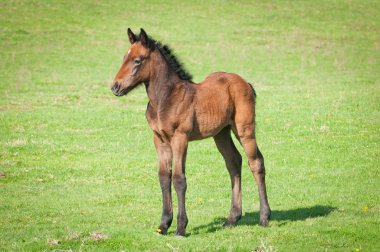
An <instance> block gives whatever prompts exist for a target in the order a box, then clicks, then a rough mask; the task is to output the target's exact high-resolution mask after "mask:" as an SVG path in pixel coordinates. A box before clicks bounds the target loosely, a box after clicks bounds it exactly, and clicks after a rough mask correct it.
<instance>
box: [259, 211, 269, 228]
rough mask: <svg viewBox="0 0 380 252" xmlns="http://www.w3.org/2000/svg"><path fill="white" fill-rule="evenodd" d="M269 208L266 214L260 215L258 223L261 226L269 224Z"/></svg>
mask: <svg viewBox="0 0 380 252" xmlns="http://www.w3.org/2000/svg"><path fill="white" fill-rule="evenodd" d="M270 215H271V210H268V212H267V213H266V214H263V215H261V217H260V222H259V225H260V226H263V227H267V226H269V220H270Z"/></svg>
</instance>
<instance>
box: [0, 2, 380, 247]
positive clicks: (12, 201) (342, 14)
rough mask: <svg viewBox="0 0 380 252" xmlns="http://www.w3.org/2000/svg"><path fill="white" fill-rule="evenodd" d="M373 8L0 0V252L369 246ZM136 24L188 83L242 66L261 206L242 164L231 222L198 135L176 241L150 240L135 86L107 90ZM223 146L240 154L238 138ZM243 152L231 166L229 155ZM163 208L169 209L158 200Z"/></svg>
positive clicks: (374, 214) (375, 167)
mask: <svg viewBox="0 0 380 252" xmlns="http://www.w3.org/2000/svg"><path fill="white" fill-rule="evenodd" d="M379 10H380V5H379V3H378V2H377V1H340V0H337V1H265V2H262V1H254V2H252V1H235V2H224V1H187V2H180V3H176V4H170V3H169V1H151V2H144V1H135V2H128V3H126V2H125V1H112V3H107V2H101V1H85V0H84V1H64V2H62V1H1V3H0V14H1V15H0V16H1V18H0V27H1V30H0V31H1V32H0V49H1V50H0V64H1V68H0V71H1V72H0V76H1V79H0V80H1V81H0V250H1V251H45V250H48V251H54V250H55V251H69V250H73V251H122V250H124V251H135V250H139V251H255V249H258V250H259V251H325V250H327V251H377V250H380V245H379V238H380V234H379V224H380V202H379V199H380V186H379V180H380V176H379V161H380V158H379V157H380V151H379V150H380V148H379V144H380V102H379V101H380V62H379V59H380V40H379V33H380V18H379V17H380V11H379ZM128 27H131V28H132V29H133V30H135V31H138V29H139V28H140V27H144V29H145V30H146V31H147V32H148V33H150V34H152V35H153V37H154V38H156V39H158V40H162V41H164V42H167V43H169V44H171V45H172V47H173V48H174V49H175V50H176V52H177V54H178V55H179V56H180V58H182V60H183V61H184V62H185V65H186V66H187V68H188V69H189V70H190V72H191V73H193V75H194V76H195V81H198V82H199V81H201V80H202V79H203V78H204V77H205V76H206V75H207V74H209V73H211V72H213V71H219V70H223V71H228V72H235V73H238V74H240V75H242V76H243V77H244V78H245V79H247V80H249V81H251V82H252V83H254V86H255V88H256V91H257V94H258V103H257V123H258V141H259V144H260V146H261V149H262V152H263V153H264V156H265V160H266V167H267V183H268V194H269V200H270V204H271V208H272V210H273V214H272V221H271V223H270V227H269V228H261V227H259V226H258V225H257V223H258V213H257V211H258V195H257V190H256V186H255V185H254V180H253V177H252V175H251V174H250V172H249V169H248V167H247V165H245V167H244V169H243V188H242V190H243V218H242V220H241V221H240V223H239V225H238V226H237V227H235V228H232V229H222V228H221V225H222V223H223V221H224V220H225V217H226V216H227V214H228V210H229V205H230V185H229V178H228V174H227V171H226V169H225V168H224V162H223V160H222V158H221V156H220V155H219V154H218V152H217V150H216V147H215V146H214V144H213V141H212V139H208V140H204V141H200V142H192V143H191V144H190V147H189V154H188V160H187V178H188V193H187V211H188V217H189V221H190V222H189V225H188V228H187V232H188V234H189V235H188V237H187V238H185V239H175V238H173V234H174V231H175V226H176V222H175V221H174V223H173V225H174V227H172V228H171V229H170V233H169V235H167V236H163V237H159V236H155V235H153V231H154V230H155V228H156V227H157V225H158V223H159V218H160V214H161V192H160V189H159V183H158V178H157V168H156V167H157V165H156V154H155V150H154V147H153V143H152V133H151V132H150V130H149V127H148V125H147V123H146V120H145V116H144V112H145V108H146V103H147V98H146V95H145V90H144V89H143V88H140V89H138V90H135V91H134V92H132V93H131V94H130V95H128V96H127V97H123V98H117V97H114V96H113V94H112V93H111V92H110V90H109V87H108V84H109V83H110V81H111V80H112V79H113V77H114V75H115V74H116V72H117V70H118V68H119V66H120V63H121V59H122V57H123V54H124V53H125V52H126V50H127V48H128V42H127V41H128V40H127V33H126V29H127V28H128ZM239 150H240V151H241V150H242V149H241V148H240V146H239ZM246 163H247V161H246V159H244V164H246ZM174 205H175V206H176V203H175V202H174Z"/></svg>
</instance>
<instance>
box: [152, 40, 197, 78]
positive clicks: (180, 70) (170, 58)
mask: <svg viewBox="0 0 380 252" xmlns="http://www.w3.org/2000/svg"><path fill="white" fill-rule="evenodd" d="M155 45H156V48H157V49H158V50H159V51H160V53H161V54H162V56H164V58H165V59H166V61H167V62H168V64H169V65H170V66H171V67H172V68H173V69H174V70H175V71H176V73H177V74H178V76H179V78H181V79H182V80H188V81H191V80H192V79H193V76H192V75H191V74H190V73H189V72H188V71H187V70H186V69H185V67H184V66H183V64H182V62H181V61H180V60H179V59H178V58H177V57H176V56H175V55H174V53H173V50H172V49H171V48H170V47H169V46H168V45H163V44H161V43H160V42H155Z"/></svg>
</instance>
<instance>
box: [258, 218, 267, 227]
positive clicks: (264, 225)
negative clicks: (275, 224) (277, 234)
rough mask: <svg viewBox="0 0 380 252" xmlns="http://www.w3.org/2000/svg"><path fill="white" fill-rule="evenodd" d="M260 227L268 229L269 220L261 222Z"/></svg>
mask: <svg viewBox="0 0 380 252" xmlns="http://www.w3.org/2000/svg"><path fill="white" fill-rule="evenodd" d="M259 225H260V226H262V227H268V226H269V220H260V222H259Z"/></svg>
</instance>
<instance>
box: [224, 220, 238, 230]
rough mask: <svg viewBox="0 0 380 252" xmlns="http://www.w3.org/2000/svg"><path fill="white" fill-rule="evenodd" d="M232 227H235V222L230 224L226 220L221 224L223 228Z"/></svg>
mask: <svg viewBox="0 0 380 252" xmlns="http://www.w3.org/2000/svg"><path fill="white" fill-rule="evenodd" d="M234 226H236V222H235V223H232V222H230V221H228V220H227V221H226V222H225V223H224V224H223V228H232V227H234Z"/></svg>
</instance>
